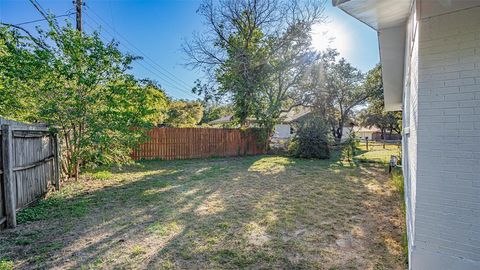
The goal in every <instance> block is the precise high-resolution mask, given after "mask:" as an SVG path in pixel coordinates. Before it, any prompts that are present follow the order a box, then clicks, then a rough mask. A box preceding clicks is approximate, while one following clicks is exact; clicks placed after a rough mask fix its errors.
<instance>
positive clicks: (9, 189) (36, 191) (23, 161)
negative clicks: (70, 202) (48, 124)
mask: <svg viewBox="0 0 480 270" xmlns="http://www.w3.org/2000/svg"><path fill="white" fill-rule="evenodd" d="M0 120H1V119H0ZM0 123H1V122H0ZM0 137H1V144H0V150H1V151H0V152H1V155H0V228H1V227H4V226H5V225H6V226H7V227H10V228H12V227H15V226H16V212H17V211H18V210H20V209H22V208H25V207H26V206H28V205H29V204H31V203H32V202H34V201H36V200H38V199H39V198H40V197H42V196H43V195H45V194H46V192H47V191H48V189H49V187H50V185H52V184H53V185H54V186H55V187H56V188H57V189H58V188H59V187H60V166H59V162H60V160H59V153H60V150H59V144H58V138H57V136H56V134H52V133H51V132H49V131H48V129H47V128H45V127H36V126H32V125H20V124H18V125H17V124H15V123H12V122H11V121H10V123H9V124H6V125H5V124H4V125H2V126H1V133H0Z"/></svg>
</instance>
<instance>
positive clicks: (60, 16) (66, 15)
mask: <svg viewBox="0 0 480 270" xmlns="http://www.w3.org/2000/svg"><path fill="white" fill-rule="evenodd" d="M73 14H75V13H68V14H63V15H58V16H55V17H52V18H53V19H58V18H62V17H68V16H70V15H73ZM42 21H47V19H38V20H33V21H28V22H22V23H17V24H15V25H25V24H31V23H36V22H42Z"/></svg>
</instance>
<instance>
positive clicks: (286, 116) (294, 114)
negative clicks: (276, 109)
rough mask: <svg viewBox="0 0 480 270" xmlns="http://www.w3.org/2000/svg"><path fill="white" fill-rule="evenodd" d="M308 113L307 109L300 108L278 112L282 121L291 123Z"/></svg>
mask: <svg viewBox="0 0 480 270" xmlns="http://www.w3.org/2000/svg"><path fill="white" fill-rule="evenodd" d="M309 113H310V110H309V109H306V108H301V109H300V110H298V111H290V112H288V113H282V114H280V118H282V122H283V123H291V122H295V121H297V120H299V119H300V118H302V117H304V116H306V115H308V114H309Z"/></svg>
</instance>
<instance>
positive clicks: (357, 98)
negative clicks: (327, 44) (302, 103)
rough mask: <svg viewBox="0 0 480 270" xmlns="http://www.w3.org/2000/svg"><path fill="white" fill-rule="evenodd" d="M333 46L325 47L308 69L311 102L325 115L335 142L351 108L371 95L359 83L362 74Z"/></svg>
mask: <svg viewBox="0 0 480 270" xmlns="http://www.w3.org/2000/svg"><path fill="white" fill-rule="evenodd" d="M337 58H338V52H337V51H336V50H334V49H333V50H330V49H329V50H327V51H326V52H325V53H323V54H322V55H321V58H320V59H319V61H318V62H317V64H316V65H315V66H314V67H313V68H312V70H311V72H312V73H311V78H310V79H309V80H310V81H311V84H312V86H311V87H314V88H315V90H314V91H313V96H314V98H313V105H314V107H315V110H316V111H318V112H320V113H321V114H322V115H324V116H325V118H326V120H327V122H328V124H329V126H330V130H331V132H332V135H333V137H334V139H335V141H336V142H340V140H341V139H342V136H343V127H344V126H345V125H346V124H347V123H348V121H349V120H350V119H351V118H352V116H353V113H354V110H355V108H357V107H358V106H360V105H363V104H365V103H366V101H367V99H368V98H369V97H370V96H371V95H372V93H371V92H369V91H367V89H366V88H364V87H363V81H364V75H363V74H362V73H361V72H360V70H358V69H357V68H355V67H353V66H352V65H351V64H350V63H348V62H347V61H346V60H345V59H344V58H340V59H337Z"/></svg>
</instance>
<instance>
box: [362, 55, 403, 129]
mask: <svg viewBox="0 0 480 270" xmlns="http://www.w3.org/2000/svg"><path fill="white" fill-rule="evenodd" d="M364 88H365V89H366V91H369V92H371V93H373V94H372V95H371V97H370V98H369V99H368V107H367V108H366V109H364V110H363V111H362V112H361V113H360V114H359V117H358V118H359V120H360V123H361V124H362V125H363V126H367V127H372V126H376V127H378V128H379V129H380V131H381V132H382V137H383V138H385V133H386V132H390V133H392V132H397V133H398V134H401V127H402V122H401V121H402V113H401V112H387V111H385V104H384V97H383V82H382V69H381V66H380V65H377V66H376V67H375V68H373V69H372V70H370V71H369V72H368V74H367V79H366V81H365V83H364Z"/></svg>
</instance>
